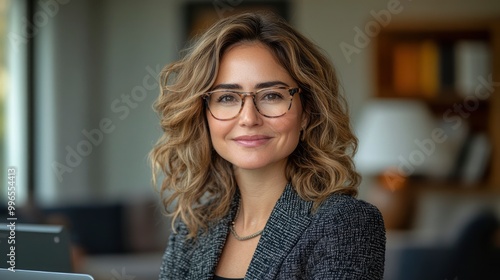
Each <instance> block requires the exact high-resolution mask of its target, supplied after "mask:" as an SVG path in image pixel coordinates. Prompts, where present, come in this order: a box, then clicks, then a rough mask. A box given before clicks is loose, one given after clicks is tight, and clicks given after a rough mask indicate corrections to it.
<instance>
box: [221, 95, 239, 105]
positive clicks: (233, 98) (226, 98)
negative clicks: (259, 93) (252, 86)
mask: <svg viewBox="0 0 500 280" xmlns="http://www.w3.org/2000/svg"><path fill="white" fill-rule="evenodd" d="M217 102H218V103H238V102H239V101H238V98H237V97H236V96H234V95H232V94H225V95H222V96H220V97H218V98H217Z"/></svg>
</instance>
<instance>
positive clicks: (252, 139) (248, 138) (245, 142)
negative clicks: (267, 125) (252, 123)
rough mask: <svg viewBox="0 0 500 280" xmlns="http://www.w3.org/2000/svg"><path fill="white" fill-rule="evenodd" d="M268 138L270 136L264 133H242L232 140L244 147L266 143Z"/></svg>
mask: <svg viewBox="0 0 500 280" xmlns="http://www.w3.org/2000/svg"><path fill="white" fill-rule="evenodd" d="M270 139H271V137H269V136H265V135H244V136H238V137H236V138H234V139H233V140H234V141H235V142H236V143H238V144H239V145H242V146H244V147H258V146H262V145H264V144H266V143H267V142H268V141H269V140H270Z"/></svg>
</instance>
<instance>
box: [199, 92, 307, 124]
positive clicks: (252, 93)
mask: <svg viewBox="0 0 500 280" xmlns="http://www.w3.org/2000/svg"><path fill="white" fill-rule="evenodd" d="M270 89H286V90H288V93H289V94H290V104H288V109H287V110H286V111H285V112H284V113H283V114H281V115H279V116H268V115H265V114H263V113H262V112H261V111H260V110H259V106H257V103H256V102H255V96H256V95H257V94H259V93H260V92H262V91H265V90H270ZM217 92H230V93H236V94H237V95H238V96H239V97H240V99H241V107H240V110H239V111H238V113H237V114H236V115H235V116H234V117H231V118H217V117H216V116H214V114H213V113H212V110H210V106H209V105H208V103H209V100H210V96H211V95H212V94H213V93H217ZM300 92H301V89H300V88H299V87H285V86H275V87H267V88H262V89H259V90H256V91H246V92H245V91H236V90H230V89H221V90H214V91H209V92H206V93H205V94H203V99H204V100H205V105H206V106H207V109H208V111H209V112H210V115H212V117H214V119H216V120H219V121H229V120H232V119H235V118H237V117H238V116H239V115H240V113H241V110H243V106H245V100H246V98H245V97H247V96H251V97H252V101H253V105H254V106H255V109H256V110H257V112H259V114H261V115H262V116H264V117H266V118H279V117H281V116H284V115H285V114H286V113H287V112H288V111H290V108H292V102H293V96H294V95H295V94H297V93H300Z"/></svg>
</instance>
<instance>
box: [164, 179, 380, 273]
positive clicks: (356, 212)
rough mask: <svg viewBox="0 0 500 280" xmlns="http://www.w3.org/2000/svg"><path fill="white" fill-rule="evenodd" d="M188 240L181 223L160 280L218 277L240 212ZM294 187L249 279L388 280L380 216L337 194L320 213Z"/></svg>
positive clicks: (270, 225)
mask: <svg viewBox="0 0 500 280" xmlns="http://www.w3.org/2000/svg"><path fill="white" fill-rule="evenodd" d="M238 200H239V197H238V196H236V197H235V199H234V200H233V203H232V205H231V211H230V213H229V214H228V215H227V216H225V217H224V218H222V219H221V220H220V221H218V222H217V223H214V224H212V225H210V226H209V229H208V231H207V232H206V233H204V234H201V235H199V236H198V238H197V239H196V240H192V239H191V240H187V239H186V235H187V234H188V232H187V228H186V225H185V224H184V223H182V222H181V221H178V222H177V223H176V233H172V234H171V235H170V238H169V242H168V246H167V249H166V251H165V255H164V256H163V263H162V266H161V270H160V279H161V280H166V279H197V280H198V279H206V280H210V279H213V277H214V273H215V268H216V266H217V262H218V260H219V258H220V255H221V252H222V249H223V247H224V244H225V242H226V238H227V235H228V229H229V225H230V223H231V221H232V220H233V218H234V215H235V213H236V208H237V204H238ZM311 208H312V202H309V201H304V200H302V199H301V198H300V197H299V196H298V194H297V193H296V192H295V190H294V189H293V187H286V188H285V191H284V192H283V194H282V195H281V197H280V198H279V199H278V201H277V203H276V205H275V207H274V209H273V211H272V213H271V216H270V217H269V220H268V222H267V224H266V227H265V229H264V232H263V233H262V236H261V237H260V240H259V243H258V245H257V248H256V250H255V253H254V255H253V258H252V260H251V262H250V266H249V267H248V270H247V273H246V275H245V279H259V280H261V279H286V280H290V279H365V280H368V279H374V280H375V279H382V278H383V274H384V257H385V228H384V221H383V220H382V216H381V215H380V212H379V211H378V210H377V208H375V207H374V206H372V205H371V204H368V203H366V202H364V201H361V200H357V199H356V198H353V197H351V196H347V195H332V196H330V197H329V198H328V199H326V200H325V201H324V202H323V203H322V204H321V206H320V207H319V208H318V209H317V211H316V212H312V211H311Z"/></svg>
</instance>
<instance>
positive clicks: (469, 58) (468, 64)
mask: <svg viewBox="0 0 500 280" xmlns="http://www.w3.org/2000/svg"><path fill="white" fill-rule="evenodd" d="M491 59H492V57H491V51H490V48H489V45H488V43H486V42H483V41H465V40H464V41H459V42H457V44H456V47H455V60H456V65H457V67H456V69H457V71H456V79H455V80H456V84H455V86H456V89H457V92H458V94H460V95H461V96H462V97H467V96H470V95H473V94H474V93H475V90H476V88H477V86H478V83H479V80H478V79H479V77H484V78H486V77H488V75H489V74H490V73H491V71H492V65H491Z"/></svg>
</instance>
